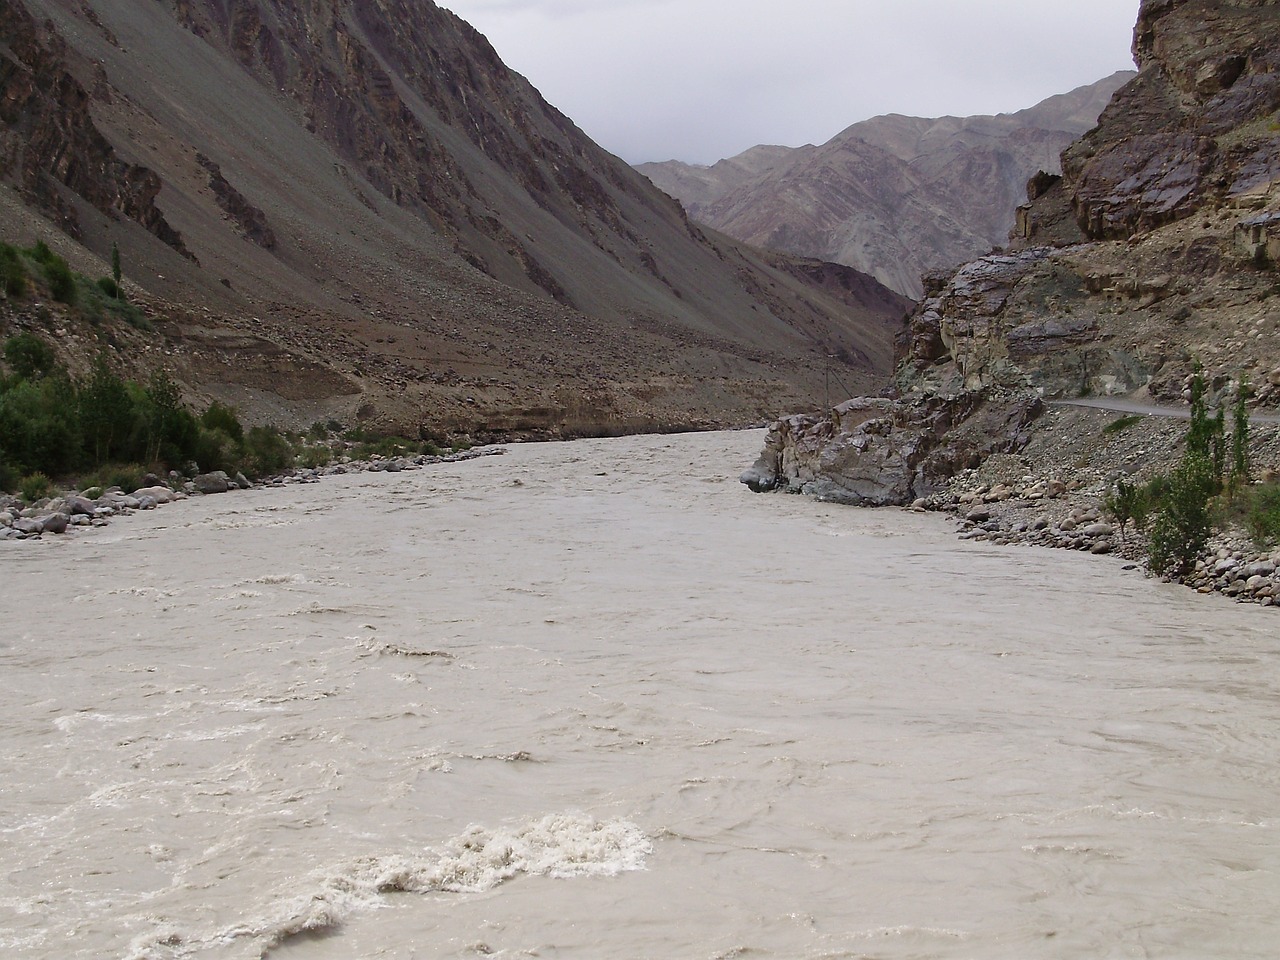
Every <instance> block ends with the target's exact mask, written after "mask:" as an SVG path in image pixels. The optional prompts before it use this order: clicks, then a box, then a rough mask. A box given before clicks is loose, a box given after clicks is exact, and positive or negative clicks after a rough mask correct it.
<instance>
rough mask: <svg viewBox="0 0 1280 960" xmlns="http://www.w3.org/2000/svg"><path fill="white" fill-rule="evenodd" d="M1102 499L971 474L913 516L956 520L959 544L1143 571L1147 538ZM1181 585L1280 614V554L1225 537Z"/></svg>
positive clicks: (1097, 491) (1056, 485) (1091, 490)
mask: <svg viewBox="0 0 1280 960" xmlns="http://www.w3.org/2000/svg"><path fill="white" fill-rule="evenodd" d="M1103 494H1104V489H1103V488H1102V487H1100V486H1099V485H1098V484H1085V483H1083V482H1081V481H1079V480H1069V481H1065V482H1064V481H1062V480H1059V479H1036V478H1033V477H1027V478H1025V479H1024V480H1023V481H1022V482H1019V483H993V484H990V483H979V482H978V480H977V479H976V475H975V472H974V471H969V472H967V473H966V474H961V475H960V476H958V477H957V478H956V480H955V482H954V484H953V486H952V488H951V489H950V490H948V491H947V492H945V493H940V494H936V495H934V496H932V497H928V498H921V499H918V500H916V501H915V502H914V503H913V504H912V505H911V507H910V509H912V510H916V511H926V510H928V511H943V512H949V513H953V514H955V516H956V518H957V522H958V526H959V537H960V539H961V540H973V541H986V542H989V543H992V544H995V545H998V546H1038V547H1049V548H1054V549H1060V550H1079V551H1083V552H1087V553H1090V554H1095V555H1104V554H1115V555H1117V556H1121V557H1124V558H1126V559H1129V560H1133V561H1134V566H1137V565H1138V564H1140V563H1142V561H1143V560H1144V559H1145V557H1146V550H1145V546H1144V542H1143V537H1142V534H1141V533H1139V532H1138V531H1136V530H1134V529H1133V528H1132V527H1129V528H1128V529H1127V530H1125V531H1121V530H1120V528H1119V527H1118V526H1117V525H1116V524H1115V523H1114V522H1113V521H1112V520H1111V519H1110V518H1108V517H1107V515H1106V512H1105V510H1104V509H1103V506H1102V497H1103ZM1179 582H1181V583H1184V584H1185V585H1187V586H1188V587H1191V588H1192V589H1194V590H1197V591H1199V592H1200V593H1206V594H1207V593H1221V594H1223V595H1224V596H1227V597H1231V598H1233V599H1235V600H1238V601H1241V602H1252V603H1258V604H1261V605H1263V606H1280V549H1275V550H1265V549H1260V548H1258V547H1257V546H1256V545H1255V544H1253V543H1252V542H1251V541H1250V540H1249V539H1248V538H1247V537H1244V536H1241V535H1239V534H1237V533H1232V532H1228V533H1223V534H1219V535H1217V536H1215V537H1214V538H1213V539H1212V540H1211V541H1210V545H1209V548H1208V550H1207V551H1206V553H1205V555H1204V556H1203V557H1202V558H1201V559H1200V560H1199V561H1198V562H1197V563H1196V567H1195V569H1194V570H1193V571H1192V572H1191V573H1190V574H1188V575H1187V576H1185V577H1181V578H1179Z"/></svg>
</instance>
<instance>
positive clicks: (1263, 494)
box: [1242, 483, 1280, 549]
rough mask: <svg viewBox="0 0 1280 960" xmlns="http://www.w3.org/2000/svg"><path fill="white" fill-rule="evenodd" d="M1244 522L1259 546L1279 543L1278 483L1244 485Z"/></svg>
mask: <svg viewBox="0 0 1280 960" xmlns="http://www.w3.org/2000/svg"><path fill="white" fill-rule="evenodd" d="M1242 499H1243V500H1244V524H1245V528H1246V529H1247V530H1248V531H1249V536H1251V537H1253V541H1254V543H1256V544H1257V545H1258V546H1259V547H1260V548H1263V549H1265V548H1267V547H1272V546H1275V545H1276V544H1277V543H1280V484H1275V483H1271V484H1267V485H1266V486H1261V487H1246V488H1245V492H1244V494H1243V498H1242Z"/></svg>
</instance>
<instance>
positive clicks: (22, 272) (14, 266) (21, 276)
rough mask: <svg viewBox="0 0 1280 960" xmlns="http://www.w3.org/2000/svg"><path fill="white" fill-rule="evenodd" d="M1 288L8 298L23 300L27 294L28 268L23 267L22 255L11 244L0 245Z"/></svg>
mask: <svg viewBox="0 0 1280 960" xmlns="http://www.w3.org/2000/svg"><path fill="white" fill-rule="evenodd" d="M0 286H3V287H4V292H5V294H6V296H10V297H13V298H15V299H18V298H21V297H23V296H25V295H26V292H27V268H26V267H24V266H23V265H22V255H21V254H19V253H18V250H17V248H15V247H11V246H10V245H9V244H7V243H5V244H0Z"/></svg>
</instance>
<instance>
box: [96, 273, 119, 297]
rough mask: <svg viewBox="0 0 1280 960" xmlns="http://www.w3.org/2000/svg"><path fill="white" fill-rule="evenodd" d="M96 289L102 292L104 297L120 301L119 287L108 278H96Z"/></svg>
mask: <svg viewBox="0 0 1280 960" xmlns="http://www.w3.org/2000/svg"><path fill="white" fill-rule="evenodd" d="M98 289H99V290H101V291H102V293H103V295H104V296H108V297H110V298H111V299H112V300H120V299H122V293H121V290H120V285H119V284H118V283H116V282H115V281H114V280H112V279H111V278H110V277H99V278H98Z"/></svg>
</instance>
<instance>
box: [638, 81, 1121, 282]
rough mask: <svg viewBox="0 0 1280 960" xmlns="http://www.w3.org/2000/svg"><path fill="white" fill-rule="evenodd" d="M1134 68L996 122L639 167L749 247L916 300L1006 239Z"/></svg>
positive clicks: (868, 126) (876, 124) (888, 122)
mask: <svg viewBox="0 0 1280 960" xmlns="http://www.w3.org/2000/svg"><path fill="white" fill-rule="evenodd" d="M1132 76H1133V74H1132V73H1118V74H1115V75H1113V76H1111V77H1108V78H1106V79H1105V80H1101V81H1099V82H1098V83H1095V84H1091V85H1089V86H1086V87H1081V88H1079V89H1077V90H1073V91H1071V92H1070V93H1067V94H1062V95H1060V96H1056V97H1051V98H1049V99H1048V100H1045V101H1043V102H1042V103H1040V104H1037V105H1036V106H1034V107H1031V108H1029V109H1027V110H1022V111H1019V112H1018V113H1012V114H1001V115H1000V116H996V117H964V118H960V117H942V118H940V119H932V120H929V119H923V118H919V117H905V116H901V115H896V114H895V115H888V116H882V117H875V118H873V119H871V120H865V121H863V122H861V123H856V124H854V125H853V126H851V127H849V128H848V129H846V130H845V131H843V132H842V133H840V134H839V135H837V136H836V137H834V138H832V139H831V140H830V141H829V142H827V143H826V144H823V145H822V146H820V147H813V146H806V147H799V148H797V149H794V150H789V149H787V148H784V147H753V148H752V149H751V150H749V151H747V152H746V153H744V154H741V155H740V156H738V157H734V158H732V159H729V160H722V161H720V162H719V163H717V164H714V165H712V166H710V167H696V166H691V165H687V164H678V163H676V162H674V161H672V162H668V163H663V164H644V165H642V166H640V167H639V168H638V169H640V170H641V171H642V172H643V173H645V174H646V175H647V176H648V177H650V179H652V180H653V182H654V183H655V184H657V185H658V186H659V187H661V188H662V189H664V190H666V191H667V192H668V193H670V194H671V195H672V196H674V197H676V198H678V199H679V200H681V202H682V203H684V204H685V207H686V209H687V210H688V212H689V215H690V216H691V217H692V218H693V219H695V220H697V221H700V222H703V223H707V224H710V225H711V226H713V227H715V228H716V229H718V230H723V231H725V232H726V233H728V234H730V235H731V236H735V237H738V238H739V239H742V240H745V241H747V242H749V243H754V244H757V245H760V246H766V247H770V248H773V249H777V250H785V251H788V252H792V253H798V254H801V255H804V256H812V257H819V258H821V259H827V260H835V261H836V262H839V263H845V264H849V265H851V266H854V267H856V268H858V269H859V270H864V271H866V272H868V273H871V274H873V275H874V276H875V277H876V278H877V279H879V280H880V281H881V282H882V283H885V284H887V285H888V286H890V287H892V288H894V289H896V290H898V291H900V292H902V293H904V294H907V295H909V296H912V297H917V298H918V297H919V296H920V294H921V292H922V289H923V288H922V286H921V283H920V275H921V273H923V272H926V271H928V270H933V269H938V268H942V267H949V266H953V265H954V264H957V263H960V262H962V261H964V260H967V259H970V258H971V257H973V256H975V255H978V254H981V253H985V252H987V251H988V250H990V249H991V247H992V246H997V245H1001V244H1003V243H1004V242H1005V240H1006V238H1007V236H1008V233H1009V228H1010V227H1011V226H1012V225H1013V220H1014V209H1015V208H1016V207H1017V206H1018V204H1019V203H1021V202H1022V200H1023V198H1024V191H1025V185H1026V182H1027V179H1028V178H1029V177H1030V176H1031V175H1032V174H1034V173H1036V172H1037V171H1038V170H1048V171H1050V172H1056V171H1057V170H1058V169H1059V164H1058V155H1059V154H1060V153H1061V151H1062V149H1063V148H1064V147H1066V146H1067V145H1068V144H1070V143H1071V141H1072V140H1073V139H1075V138H1076V137H1078V136H1079V135H1080V134H1081V133H1083V132H1085V131H1086V130H1088V129H1089V128H1090V127H1091V126H1093V124H1094V122H1095V120H1096V118H1097V116H1098V113H1099V112H1100V111H1101V110H1102V108H1103V107H1104V106H1105V105H1106V102H1107V100H1108V99H1109V98H1110V96H1111V94H1112V93H1113V92H1114V91H1115V90H1116V89H1117V88H1118V87H1119V86H1120V85H1121V84H1122V83H1123V82H1124V81H1125V80H1126V79H1128V78H1129V77H1132Z"/></svg>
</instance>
